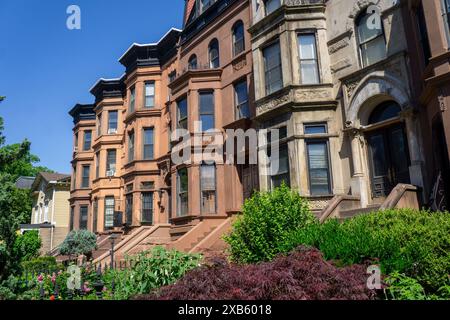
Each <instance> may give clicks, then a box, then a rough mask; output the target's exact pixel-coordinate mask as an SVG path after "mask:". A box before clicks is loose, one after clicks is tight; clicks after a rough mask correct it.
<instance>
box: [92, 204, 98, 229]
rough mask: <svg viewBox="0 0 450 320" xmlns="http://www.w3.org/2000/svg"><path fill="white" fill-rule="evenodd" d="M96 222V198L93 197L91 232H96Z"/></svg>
mask: <svg viewBox="0 0 450 320" xmlns="http://www.w3.org/2000/svg"><path fill="white" fill-rule="evenodd" d="M97 224H98V200H97V199H95V200H94V203H93V204H92V232H94V233H96V232H97V228H98V226H97Z"/></svg>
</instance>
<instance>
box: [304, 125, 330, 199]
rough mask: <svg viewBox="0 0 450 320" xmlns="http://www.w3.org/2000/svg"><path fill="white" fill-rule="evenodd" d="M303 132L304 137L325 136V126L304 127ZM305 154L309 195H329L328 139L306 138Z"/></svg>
mask: <svg viewBox="0 0 450 320" xmlns="http://www.w3.org/2000/svg"><path fill="white" fill-rule="evenodd" d="M304 131H305V135H306V136H308V135H321V134H327V125H326V124H310V125H305V128H304ZM306 152H307V159H308V171H309V172H308V173H309V187H310V193H311V195H312V196H320V195H330V194H331V192H332V190H331V169H330V159H329V147H328V139H326V138H325V139H322V138H320V137H314V138H307V139H306Z"/></svg>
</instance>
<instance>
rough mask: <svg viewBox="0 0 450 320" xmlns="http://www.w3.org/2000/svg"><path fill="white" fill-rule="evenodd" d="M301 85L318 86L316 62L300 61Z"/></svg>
mask: <svg viewBox="0 0 450 320" xmlns="http://www.w3.org/2000/svg"><path fill="white" fill-rule="evenodd" d="M301 70H302V74H301V75H302V84H318V83H319V69H318V68H317V61H315V60H310V61H302V62H301Z"/></svg>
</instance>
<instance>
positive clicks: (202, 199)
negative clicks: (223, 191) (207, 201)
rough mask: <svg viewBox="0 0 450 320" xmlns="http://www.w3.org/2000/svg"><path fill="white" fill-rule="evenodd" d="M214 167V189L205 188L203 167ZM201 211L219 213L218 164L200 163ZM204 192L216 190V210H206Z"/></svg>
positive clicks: (203, 212)
mask: <svg viewBox="0 0 450 320" xmlns="http://www.w3.org/2000/svg"><path fill="white" fill-rule="evenodd" d="M205 167H213V168H214V189H207V190H205V189H203V171H202V170H203V168H205ZM199 168H200V212H201V213H202V215H203V214H217V166H216V164H215V163H214V164H208V163H202V164H201V165H200V167H199ZM204 192H214V212H206V211H205V210H204V209H205V208H204V197H203V193H204Z"/></svg>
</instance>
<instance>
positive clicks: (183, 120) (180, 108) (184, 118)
mask: <svg viewBox="0 0 450 320" xmlns="http://www.w3.org/2000/svg"><path fill="white" fill-rule="evenodd" d="M177 121H178V129H185V130H187V129H188V104H187V99H186V98H184V99H181V100H180V101H178V102H177Z"/></svg>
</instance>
